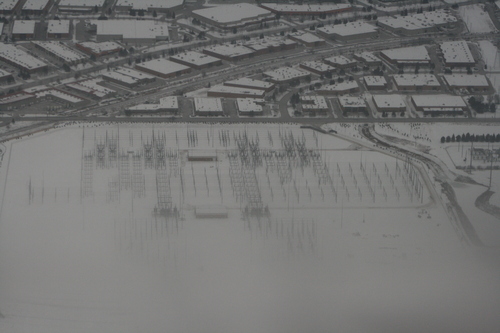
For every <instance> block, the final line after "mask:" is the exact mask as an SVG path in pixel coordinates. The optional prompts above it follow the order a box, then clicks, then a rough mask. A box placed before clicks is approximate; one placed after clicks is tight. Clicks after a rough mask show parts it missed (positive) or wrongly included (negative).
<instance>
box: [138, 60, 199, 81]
mask: <svg viewBox="0 0 500 333" xmlns="http://www.w3.org/2000/svg"><path fill="white" fill-rule="evenodd" d="M135 68H136V69H138V70H140V71H143V72H146V73H149V74H152V75H156V76H158V77H161V78H164V79H165V78H169V77H175V76H180V75H182V74H186V73H189V72H190V71H191V68H189V67H188V66H185V65H181V64H179V63H176V62H173V61H170V60H167V59H165V58H158V59H153V60H150V61H146V62H142V63H140V64H137V65H135Z"/></svg>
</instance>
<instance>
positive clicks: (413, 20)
mask: <svg viewBox="0 0 500 333" xmlns="http://www.w3.org/2000/svg"><path fill="white" fill-rule="evenodd" d="M378 21H379V24H382V25H385V26H388V27H391V28H393V29H405V30H409V31H411V30H420V29H426V28H431V27H434V26H436V25H437V26H439V25H444V24H448V23H454V22H457V21H458V20H457V18H456V17H455V16H453V15H451V14H448V13H447V12H445V11H443V10H435V11H432V12H423V13H419V14H412V15H408V16H400V15H395V16H394V17H383V18H379V20H378Z"/></svg>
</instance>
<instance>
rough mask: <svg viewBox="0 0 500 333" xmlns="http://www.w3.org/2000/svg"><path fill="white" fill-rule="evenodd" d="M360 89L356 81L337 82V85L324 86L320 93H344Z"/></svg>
mask: <svg viewBox="0 0 500 333" xmlns="http://www.w3.org/2000/svg"><path fill="white" fill-rule="evenodd" d="M356 88H359V85H358V83H357V82H356V81H354V80H353V81H344V82H340V83H339V82H337V83H335V84H325V85H323V86H322V87H321V88H320V89H318V90H319V91H325V92H343V91H347V90H351V89H356Z"/></svg>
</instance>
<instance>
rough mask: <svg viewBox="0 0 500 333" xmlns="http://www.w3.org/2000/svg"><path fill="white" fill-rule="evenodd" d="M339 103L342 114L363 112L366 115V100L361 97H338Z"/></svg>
mask: <svg viewBox="0 0 500 333" xmlns="http://www.w3.org/2000/svg"><path fill="white" fill-rule="evenodd" d="M339 105H340V109H341V110H342V113H343V114H344V115H345V114H348V113H364V114H365V115H368V109H367V107H366V101H365V100H364V99H363V98H361V97H351V96H343V97H339Z"/></svg>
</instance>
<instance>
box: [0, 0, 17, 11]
mask: <svg viewBox="0 0 500 333" xmlns="http://www.w3.org/2000/svg"><path fill="white" fill-rule="evenodd" d="M18 2H19V0H2V1H0V10H13V9H14V7H15V6H16V4H17V3H18Z"/></svg>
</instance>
